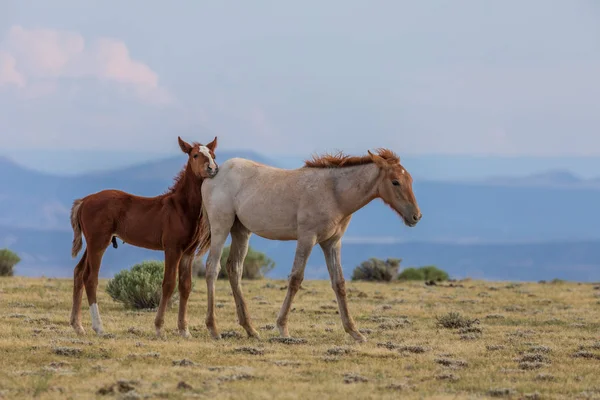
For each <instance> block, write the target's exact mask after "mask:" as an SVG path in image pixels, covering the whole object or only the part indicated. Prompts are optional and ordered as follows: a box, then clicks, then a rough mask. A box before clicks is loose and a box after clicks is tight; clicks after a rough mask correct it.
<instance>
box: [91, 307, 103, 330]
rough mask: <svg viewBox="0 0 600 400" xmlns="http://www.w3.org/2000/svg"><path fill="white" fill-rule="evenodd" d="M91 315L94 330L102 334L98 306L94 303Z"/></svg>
mask: <svg viewBox="0 0 600 400" xmlns="http://www.w3.org/2000/svg"><path fill="white" fill-rule="evenodd" d="M90 314H91V315H92V329H93V330H94V331H95V332H96V333H102V320H101V319H100V311H99V310H98V304H96V303H94V304H92V305H91V306H90Z"/></svg>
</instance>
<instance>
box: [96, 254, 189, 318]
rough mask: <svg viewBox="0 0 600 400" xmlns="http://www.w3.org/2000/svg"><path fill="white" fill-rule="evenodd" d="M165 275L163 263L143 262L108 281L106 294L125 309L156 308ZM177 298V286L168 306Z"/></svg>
mask: <svg viewBox="0 0 600 400" xmlns="http://www.w3.org/2000/svg"><path fill="white" fill-rule="evenodd" d="M164 273H165V263H164V261H155V260H152V261H144V262H142V263H140V264H136V265H134V266H133V267H132V268H131V270H123V271H121V272H119V273H117V274H116V275H115V277H114V278H113V279H111V280H109V281H108V285H107V286H106V292H107V293H108V294H109V295H110V297H112V299H113V300H114V301H117V302H119V303H123V305H125V307H128V308H135V309H152V308H156V307H158V305H159V304H160V298H161V296H162V281H163V276H164ZM178 297H179V295H178V293H177V286H176V287H175V290H174V292H173V297H171V300H170V301H169V306H170V305H171V304H172V302H173V301H174V300H176V299H177V298H178Z"/></svg>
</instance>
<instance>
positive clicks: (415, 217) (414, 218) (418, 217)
mask: <svg viewBox="0 0 600 400" xmlns="http://www.w3.org/2000/svg"><path fill="white" fill-rule="evenodd" d="M422 216H423V214H415V215H413V220H414V221H415V222H416V221H418V220H420V219H421V217H422Z"/></svg>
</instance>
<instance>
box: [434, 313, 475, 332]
mask: <svg viewBox="0 0 600 400" xmlns="http://www.w3.org/2000/svg"><path fill="white" fill-rule="evenodd" d="M436 320H437V323H436V325H437V326H438V327H442V328H446V329H460V328H470V327H472V326H473V325H474V324H479V320H478V319H471V318H467V317H463V316H462V315H460V313H458V312H455V311H452V312H449V313H448V314H446V315H442V316H441V317H436Z"/></svg>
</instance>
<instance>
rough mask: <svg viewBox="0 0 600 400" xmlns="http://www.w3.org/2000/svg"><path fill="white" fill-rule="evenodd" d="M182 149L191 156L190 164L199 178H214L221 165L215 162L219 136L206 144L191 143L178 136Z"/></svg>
mask: <svg viewBox="0 0 600 400" xmlns="http://www.w3.org/2000/svg"><path fill="white" fill-rule="evenodd" d="M177 140H178V141H179V147H181V151H183V152H184V153H185V154H187V155H188V156H189V160H188V164H189V165H190V167H191V169H192V172H193V173H194V175H196V176H197V177H199V178H212V177H214V176H215V175H216V174H217V172H218V171H219V166H218V165H217V163H216V162H215V159H216V156H215V149H216V148H217V138H216V136H215V138H214V140H213V141H212V142H210V143H209V144H207V145H206V146H204V145H201V144H200V143H194V144H189V143H187V142H185V141H183V140H182V139H181V138H180V137H177Z"/></svg>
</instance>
